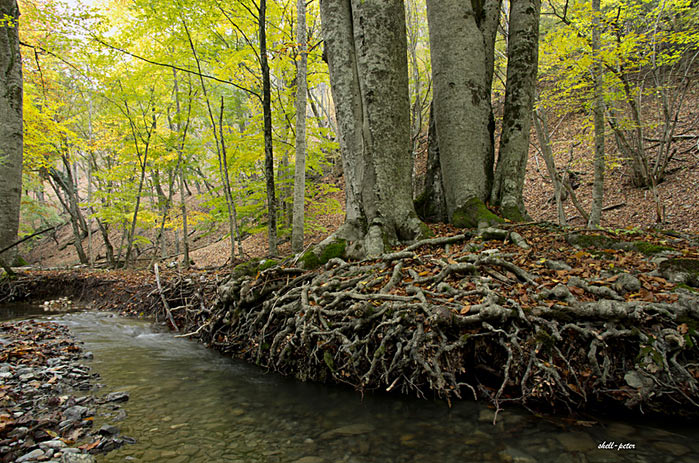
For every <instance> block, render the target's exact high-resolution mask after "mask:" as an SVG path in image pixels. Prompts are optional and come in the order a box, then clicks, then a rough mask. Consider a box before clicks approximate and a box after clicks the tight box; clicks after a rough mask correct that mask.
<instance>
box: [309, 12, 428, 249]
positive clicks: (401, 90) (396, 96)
mask: <svg viewBox="0 0 699 463" xmlns="http://www.w3.org/2000/svg"><path fill="white" fill-rule="evenodd" d="M321 18H322V26H323V35H324V37H325V44H326V51H327V56H328V66H329V68H330V80H331V84H332V92H333V98H334V100H335V106H336V117H337V121H338V131H339V137H338V138H339V141H340V149H341V152H342V158H343V167H344V172H345V185H346V192H347V198H346V203H347V207H346V211H347V212H346V214H347V215H346V218H345V221H346V225H347V227H345V228H346V229H353V230H354V231H356V232H358V233H355V234H354V236H353V237H352V238H353V239H352V240H351V241H362V243H361V245H362V246H363V249H361V250H358V254H368V255H376V254H380V253H382V252H383V251H384V248H385V245H386V243H387V242H392V241H395V240H409V239H413V238H415V237H417V236H419V235H420V234H421V233H423V231H422V227H421V222H420V220H419V219H417V215H416V213H415V208H414V206H413V202H412V186H411V185H412V183H411V170H412V168H411V164H410V159H411V155H410V101H409V97H408V71H407V69H408V67H407V56H406V36H405V11H404V8H403V4H402V2H385V1H379V0H364V1H359V0H352V1H350V0H344V1H329V0H323V1H321ZM364 233H366V235H365V236H363V237H362V236H361V235H364ZM346 238H348V239H349V238H350V237H349V236H346Z"/></svg>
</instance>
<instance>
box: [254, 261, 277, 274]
mask: <svg viewBox="0 0 699 463" xmlns="http://www.w3.org/2000/svg"><path fill="white" fill-rule="evenodd" d="M278 264H279V262H277V261H276V260H274V259H267V260H264V261H262V262H261V263H260V265H259V266H258V268H257V270H258V271H260V272H261V271H263V270H267V269H268V268H272V267H274V266H275V265H278Z"/></svg>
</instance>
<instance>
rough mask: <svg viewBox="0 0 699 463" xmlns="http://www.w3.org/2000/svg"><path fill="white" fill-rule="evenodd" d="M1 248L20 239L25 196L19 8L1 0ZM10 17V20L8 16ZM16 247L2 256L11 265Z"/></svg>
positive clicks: (14, 4)
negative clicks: (21, 214)
mask: <svg viewBox="0 0 699 463" xmlns="http://www.w3.org/2000/svg"><path fill="white" fill-rule="evenodd" d="M0 18H8V19H7V21H5V20H3V24H2V26H3V27H0V69H1V70H2V72H0V249H2V248H4V247H5V246H8V245H10V244H12V243H14V242H15V241H16V240H17V230H18V228H19V206H20V198H21V195H22V143H23V141H22V140H23V134H22V130H23V128H22V57H21V56H20V52H19V31H18V20H19V8H18V7H17V3H16V1H15V0H0ZM9 18H11V19H9ZM15 253H16V249H15V248H13V249H12V250H9V251H6V252H4V253H3V255H1V256H0V260H4V261H5V262H6V263H7V264H8V265H11V264H12V260H14V255H15Z"/></svg>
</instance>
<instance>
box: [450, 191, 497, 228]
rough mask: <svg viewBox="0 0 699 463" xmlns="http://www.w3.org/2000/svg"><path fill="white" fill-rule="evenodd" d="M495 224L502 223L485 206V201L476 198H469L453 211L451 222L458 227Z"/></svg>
mask: <svg viewBox="0 0 699 463" xmlns="http://www.w3.org/2000/svg"><path fill="white" fill-rule="evenodd" d="M483 222H485V223H487V224H488V225H495V224H498V223H503V222H504V220H502V219H501V218H500V217H498V216H497V215H495V214H493V213H492V212H490V211H489V210H488V208H487V207H486V206H485V203H484V202H483V201H481V200H480V199H478V198H471V199H469V200H468V201H467V202H466V204H464V205H463V206H461V207H459V208H458V209H456V210H455V211H454V214H453V215H452V218H451V223H452V224H453V225H454V226H456V227H459V228H478V225H479V224H480V223H483Z"/></svg>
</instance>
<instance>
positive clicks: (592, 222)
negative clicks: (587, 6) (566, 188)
mask: <svg viewBox="0 0 699 463" xmlns="http://www.w3.org/2000/svg"><path fill="white" fill-rule="evenodd" d="M592 14H593V16H592V59H593V65H592V79H593V81H594V94H595V96H594V98H595V101H594V107H593V118H594V125H595V180H594V184H593V187H592V208H591V209H590V218H589V219H588V222H587V226H588V227H589V228H597V227H599V224H600V219H601V216H602V202H603V199H604V95H603V89H602V64H601V58H600V34H601V31H600V14H601V13H600V0H592Z"/></svg>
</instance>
